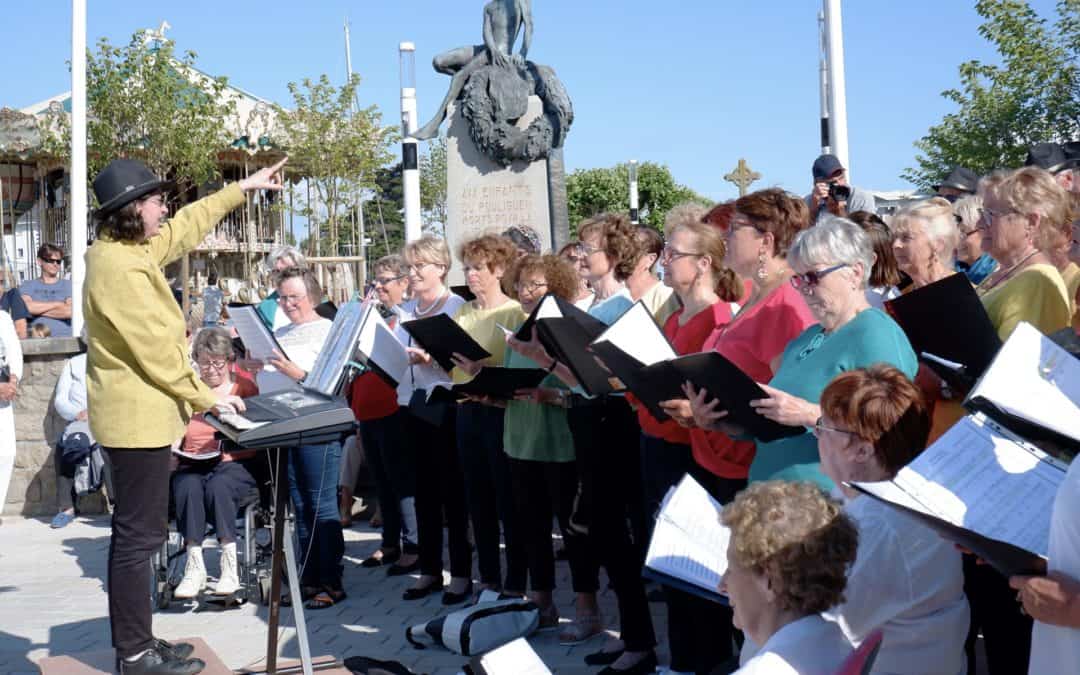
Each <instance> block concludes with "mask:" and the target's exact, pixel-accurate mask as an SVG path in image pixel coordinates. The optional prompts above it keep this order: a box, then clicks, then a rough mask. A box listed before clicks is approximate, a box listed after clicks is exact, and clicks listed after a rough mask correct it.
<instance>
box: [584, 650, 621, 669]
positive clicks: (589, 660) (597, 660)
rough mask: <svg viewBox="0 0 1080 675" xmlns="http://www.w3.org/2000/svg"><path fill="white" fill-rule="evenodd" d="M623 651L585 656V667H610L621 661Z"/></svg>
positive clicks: (594, 653)
mask: <svg viewBox="0 0 1080 675" xmlns="http://www.w3.org/2000/svg"><path fill="white" fill-rule="evenodd" d="M622 653H623V650H622V649H616V650H615V651H613V652H605V651H599V652H593V653H592V654H586V655H585V665H587V666H608V665H611V664H612V663H615V662H616V661H618V660H619V657H620V656H622Z"/></svg>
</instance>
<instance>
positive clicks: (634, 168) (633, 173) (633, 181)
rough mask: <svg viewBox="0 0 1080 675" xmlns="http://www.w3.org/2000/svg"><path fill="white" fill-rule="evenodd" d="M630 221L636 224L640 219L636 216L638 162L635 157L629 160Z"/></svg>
mask: <svg viewBox="0 0 1080 675" xmlns="http://www.w3.org/2000/svg"><path fill="white" fill-rule="evenodd" d="M629 173H630V222H631V223H633V224H634V225H637V224H638V223H639V222H640V220H639V218H638V183H637V178H638V175H637V173H638V162H637V160H636V159H632V160H630V170H629Z"/></svg>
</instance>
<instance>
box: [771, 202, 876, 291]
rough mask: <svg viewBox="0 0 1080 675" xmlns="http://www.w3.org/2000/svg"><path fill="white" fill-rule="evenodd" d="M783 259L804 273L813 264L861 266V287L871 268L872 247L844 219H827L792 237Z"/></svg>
mask: <svg viewBox="0 0 1080 675" xmlns="http://www.w3.org/2000/svg"><path fill="white" fill-rule="evenodd" d="M787 260H788V264H789V265H791V267H792V269H794V270H795V271H796V272H799V271H802V272H805V271H807V270H809V269H810V268H812V267H813V266H814V265H837V264H840V263H844V264H845V265H854V264H855V263H861V264H862V266H863V278H862V287H863V288H865V287H866V284H867V283H868V282H869V281H870V271H871V270H872V269H873V267H874V247H873V244H871V242H870V237H869V236H868V235H867V234H866V232H865V231H864V230H863V229H862V228H861V227H859V226H858V225H856V224H855V223H853V222H851V221H850V220H848V219H847V218H837V217H836V216H828V217H826V218H824V219H822V220H821V221H820V222H819V223H818V224H817V225H814V226H813V227H810V228H808V229H806V230H803V231H802V232H800V233H798V234H797V235H795V241H793V242H791V248H790V249H788V254H787Z"/></svg>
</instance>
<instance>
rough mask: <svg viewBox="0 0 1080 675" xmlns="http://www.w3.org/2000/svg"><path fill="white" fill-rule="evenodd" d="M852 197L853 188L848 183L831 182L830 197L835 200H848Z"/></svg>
mask: <svg viewBox="0 0 1080 675" xmlns="http://www.w3.org/2000/svg"><path fill="white" fill-rule="evenodd" d="M850 198H851V188H850V187H848V186H847V185H838V184H836V183H829V199H831V200H833V201H834V202H846V201H847V200H848V199H850Z"/></svg>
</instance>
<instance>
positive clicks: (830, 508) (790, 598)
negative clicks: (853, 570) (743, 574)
mask: <svg viewBox="0 0 1080 675" xmlns="http://www.w3.org/2000/svg"><path fill="white" fill-rule="evenodd" d="M720 520H721V522H722V523H723V524H724V525H726V526H727V527H728V528H730V530H731V542H730V543H729V544H728V546H729V552H730V554H731V556H732V557H733V558H734V559H735V561H736V562H737V563H738V564H739V565H740V566H742V567H745V568H747V569H749V570H751V571H753V572H754V573H756V574H760V575H764V576H765V577H766V578H767V579H768V580H769V586H770V588H772V590H773V592H774V593H775V594H776V602H777V604H778V605H779V606H780V607H781V608H782V609H785V610H790V611H796V612H800V613H802V614H818V613H820V612H824V611H825V610H827V609H829V608H830V607H833V606H835V605H838V604H840V603H842V602H843V601H844V588H845V587H846V586H847V573H848V569H849V568H850V566H851V564H852V563H854V562H855V553H856V551H857V549H858V547H859V531H858V528H857V527H856V525H855V523H854V522H852V520H851V518H850V517H848V516H847V515H846V514H845V513H844V512H843V511H842V510H841V506H840V503H839V502H836V501H834V500H832V499H830V498H829V497H827V496H826V495H825V493H823V492H822V491H821V488H819V487H817V486H816V485H814V484H813V483H809V482H799V483H794V482H788V481H763V482H760V483H753V484H751V485H750V486H749V487H748V488H746V489H745V490H743V491H742V492H740V493H739V494H738V495H736V497H735V499H734V500H733V501H732V502H731V503H730V504H728V505H727V506H725V507H724V511H723V513H722V514H721V516H720Z"/></svg>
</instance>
